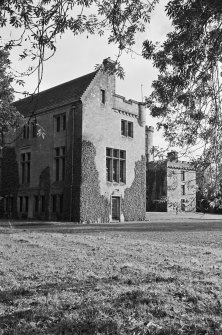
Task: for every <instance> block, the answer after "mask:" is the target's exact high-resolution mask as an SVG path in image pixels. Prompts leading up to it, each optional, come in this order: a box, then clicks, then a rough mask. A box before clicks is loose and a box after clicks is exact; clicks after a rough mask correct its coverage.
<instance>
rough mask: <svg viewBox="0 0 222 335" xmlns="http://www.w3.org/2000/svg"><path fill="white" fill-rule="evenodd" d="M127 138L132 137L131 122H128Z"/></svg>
mask: <svg viewBox="0 0 222 335" xmlns="http://www.w3.org/2000/svg"><path fill="white" fill-rule="evenodd" d="M128 137H133V122H129V121H128Z"/></svg>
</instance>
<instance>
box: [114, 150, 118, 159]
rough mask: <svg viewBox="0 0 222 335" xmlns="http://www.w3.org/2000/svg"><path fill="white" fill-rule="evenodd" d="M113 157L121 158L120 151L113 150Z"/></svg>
mask: <svg viewBox="0 0 222 335" xmlns="http://www.w3.org/2000/svg"><path fill="white" fill-rule="evenodd" d="M113 157H119V150H117V149H113Z"/></svg>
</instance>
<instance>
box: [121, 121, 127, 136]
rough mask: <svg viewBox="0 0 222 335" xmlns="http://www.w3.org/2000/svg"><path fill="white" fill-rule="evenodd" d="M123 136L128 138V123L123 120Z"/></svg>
mask: <svg viewBox="0 0 222 335" xmlns="http://www.w3.org/2000/svg"><path fill="white" fill-rule="evenodd" d="M121 135H123V136H127V121H126V120H121Z"/></svg>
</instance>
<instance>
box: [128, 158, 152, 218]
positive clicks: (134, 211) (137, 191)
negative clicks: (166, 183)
mask: <svg viewBox="0 0 222 335" xmlns="http://www.w3.org/2000/svg"><path fill="white" fill-rule="evenodd" d="M134 170H135V178H134V180H133V182H132V185H131V186H130V187H129V188H126V189H125V191H124V198H123V200H122V211H123V214H124V219H125V221H143V220H145V216H146V163H145V157H144V156H141V160H140V161H137V162H136V163H135V169H134Z"/></svg>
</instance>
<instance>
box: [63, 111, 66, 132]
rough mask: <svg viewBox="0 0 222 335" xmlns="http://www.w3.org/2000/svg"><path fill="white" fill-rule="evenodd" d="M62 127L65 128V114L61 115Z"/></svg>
mask: <svg viewBox="0 0 222 335" xmlns="http://www.w3.org/2000/svg"><path fill="white" fill-rule="evenodd" d="M62 129H63V130H66V114H64V115H63V116H62Z"/></svg>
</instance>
